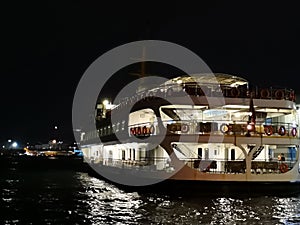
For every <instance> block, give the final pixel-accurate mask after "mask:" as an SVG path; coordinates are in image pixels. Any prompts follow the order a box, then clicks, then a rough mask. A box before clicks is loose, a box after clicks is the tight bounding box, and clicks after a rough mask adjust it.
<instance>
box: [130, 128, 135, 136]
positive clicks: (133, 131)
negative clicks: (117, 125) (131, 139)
mask: <svg viewBox="0 0 300 225" xmlns="http://www.w3.org/2000/svg"><path fill="white" fill-rule="evenodd" d="M130 133H131V134H132V135H135V128H134V127H132V128H130Z"/></svg>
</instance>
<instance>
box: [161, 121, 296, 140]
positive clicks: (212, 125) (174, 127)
mask: <svg viewBox="0 0 300 225" xmlns="http://www.w3.org/2000/svg"><path fill="white" fill-rule="evenodd" d="M163 124H164V126H165V127H166V128H167V130H168V131H169V132H171V133H175V134H200V135H205V134H221V135H250V136H282V137H286V136H288V137H295V138H296V137H299V135H298V133H299V132H298V131H299V130H298V129H299V128H298V125H296V124H294V123H283V122H271V123H269V122H256V123H255V124H254V125H251V124H250V126H249V122H248V121H245V120H234V121H232V120H231V121H226V120H222V121H217V122H216V121H212V120H206V121H203V122H198V121H193V120H167V121H163Z"/></svg>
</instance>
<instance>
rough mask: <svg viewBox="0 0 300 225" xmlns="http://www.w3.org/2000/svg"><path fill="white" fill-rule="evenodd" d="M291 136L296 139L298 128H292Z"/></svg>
mask: <svg viewBox="0 0 300 225" xmlns="http://www.w3.org/2000/svg"><path fill="white" fill-rule="evenodd" d="M291 134H292V136H293V137H295V136H296V135H297V128H296V127H293V128H292V130H291Z"/></svg>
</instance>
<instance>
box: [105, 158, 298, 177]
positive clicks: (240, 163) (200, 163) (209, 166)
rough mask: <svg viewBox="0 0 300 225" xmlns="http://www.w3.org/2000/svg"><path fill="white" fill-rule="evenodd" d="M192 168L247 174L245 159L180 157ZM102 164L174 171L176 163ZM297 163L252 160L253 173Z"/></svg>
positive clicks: (115, 161) (146, 160) (287, 168)
mask: <svg viewBox="0 0 300 225" xmlns="http://www.w3.org/2000/svg"><path fill="white" fill-rule="evenodd" d="M180 161H181V162H182V163H183V164H182V165H186V166H188V167H190V168H191V169H194V170H197V171H199V172H204V173H212V174H245V173H246V162H245V160H214V159H199V158H184V159H180ZM101 164H103V165H106V166H112V167H117V168H126V169H139V170H147V171H165V172H173V171H174V170H175V167H176V163H173V162H172V161H171V160H170V158H168V157H148V158H141V159H135V160H131V159H128V160H122V159H111V158H106V159H103V160H101ZM177 165H178V164H177ZM295 165H296V160H292V159H287V160H286V161H279V160H272V161H270V160H253V161H251V173H252V174H257V175H259V174H269V173H270V174H282V173H286V172H288V171H290V170H291V169H292V168H293V167H294V166H295Z"/></svg>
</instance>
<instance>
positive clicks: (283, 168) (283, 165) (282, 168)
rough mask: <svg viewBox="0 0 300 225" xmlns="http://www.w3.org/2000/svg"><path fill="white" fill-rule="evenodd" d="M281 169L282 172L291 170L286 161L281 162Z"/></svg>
mask: <svg viewBox="0 0 300 225" xmlns="http://www.w3.org/2000/svg"><path fill="white" fill-rule="evenodd" d="M279 170H280V172H281V173H286V172H287V171H288V170H289V167H288V165H287V164H285V163H281V164H280V166H279Z"/></svg>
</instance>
